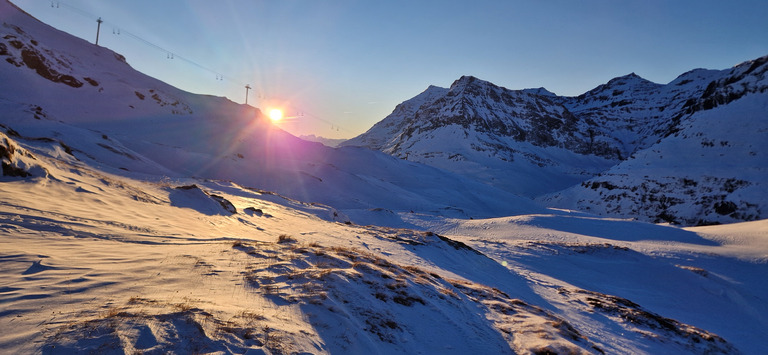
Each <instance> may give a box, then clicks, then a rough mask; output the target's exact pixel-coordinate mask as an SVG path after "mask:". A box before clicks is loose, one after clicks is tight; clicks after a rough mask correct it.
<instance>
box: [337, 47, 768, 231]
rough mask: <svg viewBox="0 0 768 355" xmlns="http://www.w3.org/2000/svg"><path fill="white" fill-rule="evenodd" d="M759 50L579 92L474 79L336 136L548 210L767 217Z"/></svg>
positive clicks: (766, 113)
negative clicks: (722, 63) (730, 62)
mask: <svg viewBox="0 0 768 355" xmlns="http://www.w3.org/2000/svg"><path fill="white" fill-rule="evenodd" d="M767 71H768V56H766V57H761V58H758V59H755V60H752V61H748V62H745V63H742V64H739V65H737V66H735V67H734V68H732V69H727V70H706V69H696V70H692V71H689V72H687V73H684V74H682V75H680V76H679V77H678V78H676V79H675V80H673V81H672V82H670V83H669V84H666V85H662V84H656V83H653V82H650V81H648V80H645V79H643V78H641V77H639V76H638V75H636V74H634V73H632V74H629V75H626V76H622V77H618V78H615V79H612V80H610V81H609V82H608V83H606V84H603V85H600V86H598V87H596V88H595V89H593V90H590V91H589V92H587V93H584V94H582V95H579V96H577V97H563V96H557V95H555V94H553V93H551V92H549V91H547V90H546V89H543V88H540V89H525V90H509V89H506V88H503V87H500V86H497V85H494V84H492V83H490V82H487V81H483V80H480V79H477V78H475V77H472V76H463V77H461V78H459V79H458V80H456V81H455V82H454V83H453V84H452V85H451V87H450V88H447V89H446V88H440V87H435V86H430V87H429V88H427V90H425V91H424V92H422V93H421V94H419V95H417V96H415V97H414V98H412V99H410V100H407V101H405V102H403V103H402V104H400V105H398V106H397V107H396V108H395V110H394V111H393V112H392V114H390V115H389V116H387V117H386V118H385V119H383V120H382V121H381V122H379V123H377V124H376V125H374V126H373V127H372V128H371V129H370V130H368V131H367V132H365V133H364V134H362V135H360V136H358V137H355V138H353V139H351V140H349V141H346V142H344V143H342V145H344V146H365V147H369V148H372V149H376V150H380V151H383V152H386V153H388V154H391V155H393V156H396V157H399V158H402V159H407V160H409V161H416V162H421V163H424V164H428V165H432V166H435V167H439V168H441V169H445V170H449V171H453V172H456V173H459V174H461V175H464V176H468V177H471V178H473V179H477V180H479V181H483V182H485V183H487V184H489V185H493V186H496V187H499V188H501V189H504V190H506V191H510V192H513V193H516V194H519V195H522V196H527V197H530V198H534V199H536V200H538V201H540V202H542V203H544V204H546V205H548V206H553V207H559V208H567V209H578V210H584V211H588V212H592V213H596V214H599V215H604V216H613V217H623V218H628V217H629V218H639V219H642V220H646V221H651V222H673V223H678V224H684V225H699V224H713V223H728V222H736V221H745V220H754V219H761V218H766V217H768V204H767V203H766V201H768V191H767V190H766V189H767V188H768V187H766V182H768V171H767V170H766V168H768V157H767V156H766V151H768V74H766V72H767Z"/></svg>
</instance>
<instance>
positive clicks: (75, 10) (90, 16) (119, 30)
mask: <svg viewBox="0 0 768 355" xmlns="http://www.w3.org/2000/svg"><path fill="white" fill-rule="evenodd" d="M54 3H55V4H56V7H57V8H59V6H61V7H62V8H65V9H67V10H69V11H71V12H73V13H76V14H78V15H80V16H83V17H85V18H88V19H91V20H96V19H100V18H101V17H99V16H96V15H94V14H92V13H90V12H88V11H85V10H83V9H80V8H78V7H76V6H73V5H70V4H68V3H66V2H64V1H60V0H59V1H51V5H52V6H53V4H54ZM102 22H103V23H105V24H107V25H111V26H113V33H115V32H116V33H115V34H119V35H123V34H124V35H126V36H128V37H131V38H133V39H135V40H136V41H139V42H141V43H142V44H144V45H146V46H148V47H151V48H153V49H155V50H158V51H160V52H163V53H165V54H166V56H167V58H168V59H179V60H181V61H184V62H186V63H188V64H190V65H192V66H194V67H197V68H198V69H200V70H203V71H206V72H209V73H211V74H214V75H215V77H216V80H220V81H223V80H224V79H226V80H227V81H230V82H232V83H235V84H237V85H239V86H246V85H249V84H247V83H245V82H242V81H240V80H239V79H237V78H235V77H232V76H230V75H225V74H222V72H221V71H218V70H214V69H212V68H209V67H207V66H205V65H202V64H200V63H198V62H197V61H194V60H192V59H190V58H187V57H184V56H180V55H179V54H178V53H176V52H174V51H171V50H169V49H166V48H164V47H162V46H160V45H157V44H155V43H153V42H150V41H148V40H146V39H144V38H142V37H141V36H139V35H136V34H134V33H132V32H130V31H128V30H126V29H125V28H124V27H121V26H119V24H116V23H113V22H111V21H106V20H103V21H102ZM255 94H256V93H255ZM257 95H258V97H260V98H263V97H264V96H263V93H262V92H258V93H257ZM301 112H302V115H301V116H302V117H303V116H307V117H309V118H312V119H315V120H318V121H320V122H324V123H327V124H329V125H331V130H334V128H335V130H336V131H339V129H341V130H343V131H345V132H349V133H354V132H352V131H350V130H348V129H346V128H344V127H342V126H340V125H338V124H336V123H333V122H331V121H328V120H326V119H323V118H320V117H318V116H317V115H314V114H311V113H309V112H307V111H306V110H301Z"/></svg>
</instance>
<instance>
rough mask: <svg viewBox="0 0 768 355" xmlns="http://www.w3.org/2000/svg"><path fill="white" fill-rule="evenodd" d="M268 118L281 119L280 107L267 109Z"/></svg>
mask: <svg viewBox="0 0 768 355" xmlns="http://www.w3.org/2000/svg"><path fill="white" fill-rule="evenodd" d="M269 118H270V119H271V120H272V122H277V121H280V120H281V119H283V111H282V110H280V109H277V108H275V109H272V110H270V111H269Z"/></svg>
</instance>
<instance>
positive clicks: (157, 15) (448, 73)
mask: <svg viewBox="0 0 768 355" xmlns="http://www.w3.org/2000/svg"><path fill="white" fill-rule="evenodd" d="M12 2H13V3H14V4H16V5H17V6H19V7H20V8H22V9H24V10H25V11H27V12H28V13H30V14H32V15H33V16H35V17H37V18H38V19H40V20H41V21H43V22H46V23H48V24H50V25H52V26H54V27H56V28H58V29H61V30H64V31H66V32H69V33H71V34H73V35H76V36H78V37H81V38H84V39H86V40H89V41H91V42H93V41H94V39H95V35H96V17H99V16H100V17H101V18H102V19H103V20H104V23H103V24H102V27H101V36H100V39H99V44H100V45H103V46H105V47H108V48H110V49H112V50H114V51H116V52H118V53H121V54H123V55H125V56H126V57H127V60H128V62H129V63H130V64H131V65H132V66H133V67H134V68H136V69H138V70H140V71H142V72H144V73H146V74H148V75H151V76H153V77H156V78H158V79H161V80H163V81H165V82H168V83H170V84H172V85H175V86H177V87H179V88H181V89H184V90H187V91H191V92H195V93H202V94H211V95H217V96H226V97H228V98H230V99H232V100H233V101H235V102H239V103H242V102H243V101H244V98H245V89H244V85H245V84H250V86H251V87H253V88H254V89H253V90H252V91H251V94H250V96H249V103H250V104H252V105H254V106H256V107H259V108H261V109H262V110H266V109H269V108H273V107H280V108H283V109H284V110H285V111H286V114H287V115H288V116H300V117H297V118H295V119H292V120H288V121H286V122H283V123H280V125H281V126H282V127H283V128H284V129H286V130H288V131H289V132H291V133H294V134H297V135H301V134H317V135H321V136H325V137H330V138H351V137H353V136H355V135H357V134H360V133H362V132H364V131H365V130H367V129H368V128H370V127H371V126H372V125H373V124H374V123H376V122H378V121H380V120H381V119H383V118H384V117H385V116H386V115H388V114H389V113H390V112H391V111H392V110H393V109H394V107H395V106H396V105H397V104H398V103H400V102H402V101H404V100H407V99H409V98H411V97H413V96H415V95H417V94H418V93H420V92H422V91H424V90H425V89H426V88H427V87H428V86H429V85H437V86H442V87H448V86H450V84H451V83H452V82H453V81H454V80H456V79H458V78H459V77H460V76H461V75H473V76H476V77H479V78H481V79H484V80H488V81H490V82H493V83H495V84H497V85H501V86H504V87H507V88H509V89H523V88H530V87H545V88H547V89H548V90H550V91H552V92H555V93H556V94H558V95H569V96H570V95H579V94H582V93H584V92H586V91H588V90H590V89H592V88H594V87H595V86H597V85H599V84H602V83H605V82H607V81H608V80H610V79H611V78H614V77H617V76H621V75H626V74H629V73H631V72H634V73H637V74H638V75H640V76H642V77H644V78H646V79H648V80H651V81H654V82H657V83H668V82H670V81H672V80H673V79H674V78H675V77H677V76H678V75H680V74H682V73H684V72H686V71H688V70H691V69H694V68H708V69H726V68H729V67H732V66H733V65H736V64H738V63H740V62H743V61H746V60H751V59H755V58H757V57H760V56H763V55H768V1H765V0H751V1H746V0H732V1H722V0H717V1H712V0H626V1H622V0H529V1H513V0H508V1H504V0H498V1H485V0H480V1H448V0H379V1H372V0H371V1H353V0H328V1H325V0H269V1H259V0H215V1H214V0H188V1H177V0H153V1H147V0H110V1H95V0H90V1H89V0H60V1H51V0H12ZM52 4H53V6H51V5H52ZM113 32H114V34H113ZM118 32H119V33H120V34H117V33H118ZM158 47H159V48H158ZM169 52H170V53H174V54H175V57H174V59H169V58H168V57H169ZM176 56H178V58H177V57H176ZM222 76H223V80H218V79H219V78H220V77H222ZM301 114H303V115H301Z"/></svg>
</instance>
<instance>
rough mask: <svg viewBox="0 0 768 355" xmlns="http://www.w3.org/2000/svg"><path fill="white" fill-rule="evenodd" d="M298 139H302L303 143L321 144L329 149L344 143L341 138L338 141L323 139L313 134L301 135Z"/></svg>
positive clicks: (336, 139)
mask: <svg viewBox="0 0 768 355" xmlns="http://www.w3.org/2000/svg"><path fill="white" fill-rule="evenodd" d="M299 138H301V139H303V140H305V141H308V142H318V143H322V144H323V145H325V146H328V147H331V148H336V147H338V146H339V145H340V144H341V143H343V142H344V141H346V139H343V138H341V139H339V138H325V137H320V136H316V135H314V134H310V135H302V136H299Z"/></svg>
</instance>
